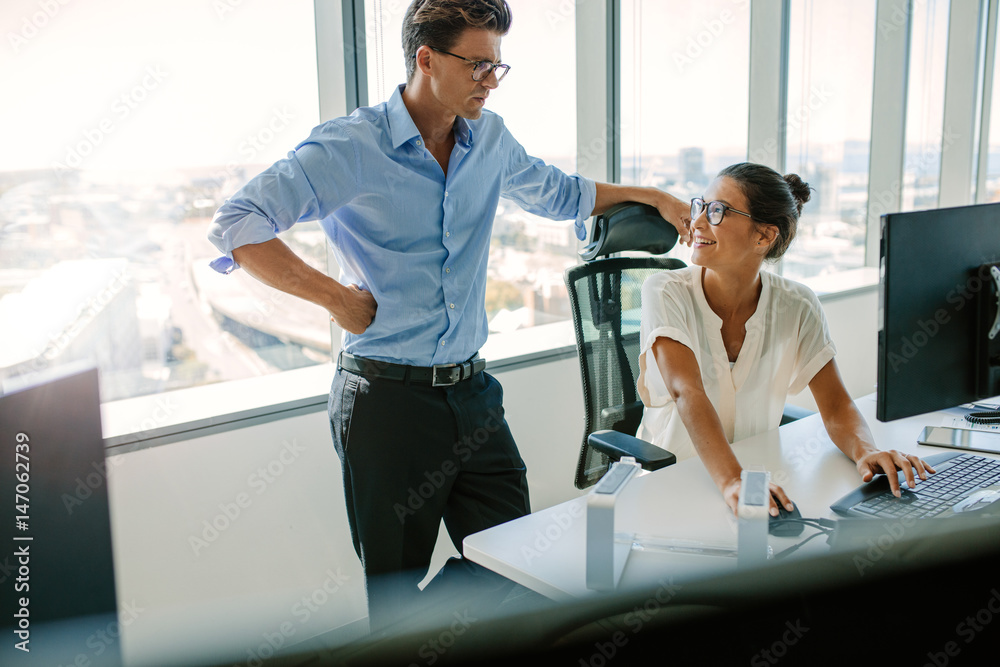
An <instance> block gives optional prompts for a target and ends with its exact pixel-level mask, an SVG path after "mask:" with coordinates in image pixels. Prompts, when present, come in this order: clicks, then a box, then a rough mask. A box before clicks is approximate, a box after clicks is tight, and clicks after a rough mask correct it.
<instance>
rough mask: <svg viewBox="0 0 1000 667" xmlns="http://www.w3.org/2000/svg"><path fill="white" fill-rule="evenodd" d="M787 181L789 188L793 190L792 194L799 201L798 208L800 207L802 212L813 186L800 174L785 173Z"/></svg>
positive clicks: (800, 212)
mask: <svg viewBox="0 0 1000 667" xmlns="http://www.w3.org/2000/svg"><path fill="white" fill-rule="evenodd" d="M784 179H785V182H786V183H788V187H789V189H790V190H791V191H792V196H793V197H795V201H796V202H797V208H798V209H799V214H800V215H801V214H802V206H803V204H805V203H806V202H808V201H809V197H810V193H811V191H812V188H810V187H809V184H808V183H806V182H805V181H803V180H802V179H801V178H799V175H798V174H785V176H784Z"/></svg>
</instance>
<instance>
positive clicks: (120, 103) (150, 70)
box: [52, 65, 170, 171]
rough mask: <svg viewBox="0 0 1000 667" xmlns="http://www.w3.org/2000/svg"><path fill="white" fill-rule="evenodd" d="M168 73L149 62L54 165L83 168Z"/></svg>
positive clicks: (61, 167) (56, 167)
mask: <svg viewBox="0 0 1000 667" xmlns="http://www.w3.org/2000/svg"><path fill="white" fill-rule="evenodd" d="M168 76H170V73H169V72H164V71H163V70H162V69H161V68H160V66H159V65H148V66H147V67H146V69H145V70H144V71H143V75H142V78H141V79H140V80H139V81H138V82H137V83H136V84H134V85H133V86H131V87H130V88H128V89H126V90H125V91H124V92H122V93H121V94H120V95H118V96H117V97H115V99H114V100H113V101H112V102H111V108H110V114H108V115H106V116H104V117H103V118H102V119H101V120H99V121H98V122H97V123H96V125H93V126H91V127H85V128H83V130H82V131H81V132H80V134H81V135H82V138H80V139H79V140H77V141H76V142H74V143H73V144H71V145H70V146H69V147H67V149H66V155H65V157H64V158H63V162H55V163H54V164H53V165H52V166H53V168H54V169H57V170H59V171H66V170H67V169H79V168H80V167H81V166H82V165H83V163H84V160H86V159H87V158H88V157H90V156H91V155H93V154H94V151H95V150H96V149H97V147H98V146H100V145H101V144H103V143H104V142H105V140H107V138H108V137H109V136H110V135H112V134H113V133H114V132H115V130H117V129H118V128H119V127H120V125H121V123H123V122H125V121H126V120H127V119H128V118H129V116H131V115H132V114H133V113H135V111H136V109H138V108H139V107H140V106H141V105H142V104H143V103H144V102H146V100H148V99H149V97H150V95H151V94H152V93H153V91H155V90H156V89H157V88H159V87H160V86H161V85H162V84H163V82H164V81H165V80H166V79H167V77H168Z"/></svg>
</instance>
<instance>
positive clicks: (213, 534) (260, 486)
mask: <svg viewBox="0 0 1000 667" xmlns="http://www.w3.org/2000/svg"><path fill="white" fill-rule="evenodd" d="M282 445H283V446H282V448H281V451H280V453H279V454H278V455H277V456H276V457H275V458H274V459H272V460H271V461H269V462H268V463H267V465H264V466H260V467H259V468H257V469H256V470H255V471H254V472H252V473H250V475H249V476H247V481H246V486H247V487H248V489H249V490H253V491H254V492H255V493H254V495H256V496H260V495H261V494H262V493H264V492H265V491H267V489H268V488H269V487H270V486H271V485H272V484H274V482H275V481H276V480H277V479H278V478H279V477H281V476H282V475H283V474H285V471H286V470H288V467H289V466H290V465H292V464H293V463H295V461H297V460H298V458H299V457H300V456H301V455H302V454H303V453H304V452H305V451H306V450H305V447H303V446H302V445H300V444H299V442H298V440H296V439H295V438H292V439H291V440H285V441H284V442H283V443H282ZM252 504H253V496H251V495H250V493H249V492H248V491H240V492H239V493H237V494H236V495H235V496H234V497H233V499H232V500H231V501H228V502H221V503H219V505H218V508H219V512H218V513H217V514H216V515H215V516H213V517H211V518H209V519H204V520H203V521H202V522H201V523H202V529H201V533H200V535H189V536H188V545H189V546H190V547H191V551H192V552H194V555H195V556H196V557H198V556H200V555H201V553H202V552H203V551H204V550H205V549H207V548H208V547H209V545H211V544H213V543H214V542H215V541H216V540H218V539H219V537H220V536H221V535H222V534H223V533H224V532H226V531H227V530H229V528H231V527H232V526H233V524H235V523H236V522H237V521H239V519H240V517H241V516H242V515H243V512H244V510H246V509H248V508H249V507H250V506H251V505H252Z"/></svg>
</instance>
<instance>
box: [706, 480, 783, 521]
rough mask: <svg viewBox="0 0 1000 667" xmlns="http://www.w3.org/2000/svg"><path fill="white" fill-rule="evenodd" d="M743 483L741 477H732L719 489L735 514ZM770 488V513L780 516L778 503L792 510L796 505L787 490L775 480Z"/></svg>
mask: <svg viewBox="0 0 1000 667" xmlns="http://www.w3.org/2000/svg"><path fill="white" fill-rule="evenodd" d="M741 484H742V481H741V480H740V478H739V477H736V478H734V479H731V480H730V481H729V482H727V483H725V484H723V485H722V486H721V487H720V489H719V490H720V491H722V498H723V500H725V501H726V504H727V505H729V509H731V510H732V511H733V514H734V515H735V514H736V509H737V507H738V506H739V504H740V486H741ZM770 489H771V498H770V500H771V502H770V508H769V509H768V513H769V514H770V515H771V516H778V503H781V504H782V505H784V507H785V509H786V510H788V511H789V512H791V511H792V509H793V508H794V507H795V506H794V505H793V504H792V501H791V500H790V499H789V497H788V494H787V493H785V490H784V489H783V488H781V487H780V486H778V485H777V484H775V483H774V482H771V483H770Z"/></svg>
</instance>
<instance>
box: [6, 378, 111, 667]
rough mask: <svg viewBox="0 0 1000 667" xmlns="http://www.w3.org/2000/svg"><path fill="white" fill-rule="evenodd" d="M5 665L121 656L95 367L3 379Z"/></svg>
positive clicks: (93, 661)
mask: <svg viewBox="0 0 1000 667" xmlns="http://www.w3.org/2000/svg"><path fill="white" fill-rule="evenodd" d="M0 447H2V452H0V499H2V500H3V502H4V507H3V510H4V513H5V515H6V516H5V517H4V521H3V523H2V526H3V528H2V530H0V539H2V540H3V545H2V548H0V590H2V592H0V633H2V634H3V637H4V641H3V643H2V644H0V664H2V665H12V666H13V665H83V664H87V665H91V666H95V665H101V666H117V665H120V664H121V650H120V642H119V637H120V634H121V627H120V626H119V621H118V614H117V598H116V592H115V578H114V565H113V559H112V543H111V517H110V508H109V505H108V484H107V467H106V464H105V454H104V439H103V432H102V428H101V405H100V397H99V393H98V372H97V369H96V368H93V367H90V368H83V367H80V366H74V367H70V368H63V369H54V370H52V371H45V372H44V373H43V374H39V375H35V376H21V377H18V378H13V379H11V380H7V381H5V382H4V383H3V385H2V387H0Z"/></svg>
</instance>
